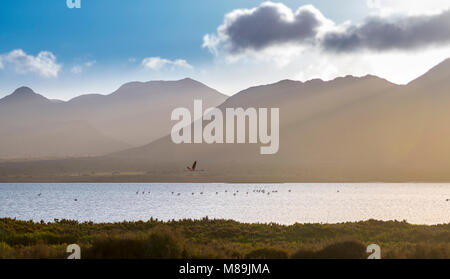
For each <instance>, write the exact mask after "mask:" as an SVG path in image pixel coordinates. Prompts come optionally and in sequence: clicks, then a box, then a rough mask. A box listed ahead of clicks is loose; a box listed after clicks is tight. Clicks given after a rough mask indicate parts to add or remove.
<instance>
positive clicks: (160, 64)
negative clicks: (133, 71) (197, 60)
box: [142, 57, 193, 70]
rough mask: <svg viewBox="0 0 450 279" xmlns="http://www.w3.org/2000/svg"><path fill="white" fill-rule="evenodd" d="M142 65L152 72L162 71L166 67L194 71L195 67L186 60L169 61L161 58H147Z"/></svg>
mask: <svg viewBox="0 0 450 279" xmlns="http://www.w3.org/2000/svg"><path fill="white" fill-rule="evenodd" d="M142 65H143V66H144V67H145V68H148V69H152V70H160V69H162V68H164V67H166V66H172V67H180V68H186V69H193V67H192V66H191V65H190V64H189V63H188V62H187V61H186V60H184V59H177V60H169V59H164V58H161V57H147V58H145V59H144V60H142Z"/></svg>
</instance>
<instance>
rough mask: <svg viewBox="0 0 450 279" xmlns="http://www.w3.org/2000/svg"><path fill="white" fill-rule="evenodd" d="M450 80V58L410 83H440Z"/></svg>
mask: <svg viewBox="0 0 450 279" xmlns="http://www.w3.org/2000/svg"><path fill="white" fill-rule="evenodd" d="M449 80H450V58H447V59H445V60H444V61H442V62H441V63H439V64H437V65H436V66H434V67H433V68H431V69H430V70H429V71H427V72H426V73H425V74H423V75H422V76H420V77H418V78H416V79H415V80H413V81H411V82H410V83H409V84H408V85H418V86H420V85H424V86H426V85H427V84H438V83H442V82H448V81H449Z"/></svg>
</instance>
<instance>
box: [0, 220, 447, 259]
mask: <svg viewBox="0 0 450 279" xmlns="http://www.w3.org/2000/svg"><path fill="white" fill-rule="evenodd" d="M72 243H77V244H78V245H80V246H81V249H82V253H81V254H82V257H83V258H233V259H238V258H253V259H270V258H367V256H368V254H367V253H366V247H367V245H369V244H372V243H376V244H378V245H379V246H380V247H381V253H382V257H383V258H447V259H448V258H450V224H445V225H435V226H426V225H411V224H408V223H406V222H399V221H389V222H383V221H375V220H369V221H364V222H355V223H341V224H295V225H291V226H284V225H278V224H273V223H271V224H243V223H238V222H235V221H230V220H210V219H208V218H204V219H202V220H180V221H169V222H162V221H158V220H154V219H151V220H149V221H146V222H144V221H138V222H121V223H105V224H96V223H92V222H84V223H79V222H77V221H71V220H55V221H54V222H50V223H45V222H43V221H41V222H40V223H36V222H33V221H19V220H15V219H9V218H7V219H0V258H65V257H67V254H66V252H65V250H66V247H67V245H68V244H72Z"/></svg>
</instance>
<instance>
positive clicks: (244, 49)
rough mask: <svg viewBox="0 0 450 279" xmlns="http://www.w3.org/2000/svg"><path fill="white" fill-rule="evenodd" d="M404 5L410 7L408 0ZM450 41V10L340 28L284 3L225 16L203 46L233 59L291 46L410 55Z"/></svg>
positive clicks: (380, 4) (381, 4)
mask: <svg viewBox="0 0 450 279" xmlns="http://www.w3.org/2000/svg"><path fill="white" fill-rule="evenodd" d="M385 2H387V1H383V0H369V1H367V5H368V6H369V7H370V8H372V9H381V8H387V6H386V4H385ZM413 2H414V1H413ZM423 2H425V1H423ZM403 3H404V6H405V7H406V6H407V4H408V3H409V2H403ZM414 3H416V2H414ZM417 3H419V2H417ZM433 7H434V8H436V6H433ZM444 7H445V6H444ZM427 11H428V12H429V10H427ZM448 43H450V10H442V9H441V10H440V11H438V12H437V13H427V14H422V15H417V14H407V13H403V16H398V15H392V14H391V15H389V16H380V15H378V16H374V15H372V16H370V17H368V18H367V19H366V20H365V21H364V22H363V23H362V24H358V25H355V24H351V23H350V22H345V23H343V24H341V25H336V24H335V23H334V22H332V21H331V20H329V19H327V18H325V17H324V16H323V15H322V13H321V12H320V11H319V10H317V9H316V8H314V7H313V6H311V5H308V6H302V7H300V8H299V9H297V11H296V12H293V11H292V10H291V9H290V8H288V7H286V6H285V5H283V4H280V3H278V4H275V3H272V2H265V3H263V4H261V5H260V6H259V7H256V8H253V9H240V10H235V11H233V12H231V13H228V14H226V15H225V19H224V22H223V24H222V25H220V26H219V27H218V28H217V33H216V34H207V35H205V36H204V38H203V47H205V48H208V49H209V50H210V51H211V52H212V53H214V54H215V55H216V56H219V55H220V54H221V53H225V54H226V55H227V56H228V57H229V58H230V57H231V58H230V60H233V59H235V58H236V57H238V58H239V57H240V56H242V55H247V54H249V53H250V54H251V55H253V56H255V53H262V54H264V55H265V56H266V55H267V53H268V52H267V50H271V51H270V53H278V54H279V53H283V51H282V50H283V49H286V47H287V45H289V46H290V47H297V48H303V50H304V49H305V48H309V49H314V50H317V49H319V50H322V51H324V52H332V53H343V52H354V51H363V50H369V51H374V52H375V51H391V50H403V51H409V50H415V49H421V48H425V47H429V46H443V45H446V44H448ZM277 50H278V51H277ZM297 52H298V51H297ZM270 53H269V54H270ZM292 53H296V51H292ZM278 54H277V55H278ZM260 56H262V55H260Z"/></svg>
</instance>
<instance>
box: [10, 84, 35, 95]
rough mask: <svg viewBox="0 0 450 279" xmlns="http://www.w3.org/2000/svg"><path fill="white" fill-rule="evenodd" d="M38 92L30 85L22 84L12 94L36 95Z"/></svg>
mask: <svg viewBox="0 0 450 279" xmlns="http://www.w3.org/2000/svg"><path fill="white" fill-rule="evenodd" d="M34 94H36V93H35V92H34V91H33V89H31V88H30V87H27V86H22V87H19V88H17V89H16V90H14V92H13V93H12V94H11V96H13V95H34Z"/></svg>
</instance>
